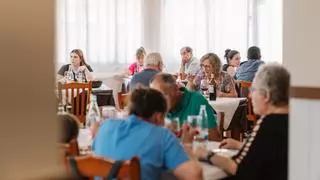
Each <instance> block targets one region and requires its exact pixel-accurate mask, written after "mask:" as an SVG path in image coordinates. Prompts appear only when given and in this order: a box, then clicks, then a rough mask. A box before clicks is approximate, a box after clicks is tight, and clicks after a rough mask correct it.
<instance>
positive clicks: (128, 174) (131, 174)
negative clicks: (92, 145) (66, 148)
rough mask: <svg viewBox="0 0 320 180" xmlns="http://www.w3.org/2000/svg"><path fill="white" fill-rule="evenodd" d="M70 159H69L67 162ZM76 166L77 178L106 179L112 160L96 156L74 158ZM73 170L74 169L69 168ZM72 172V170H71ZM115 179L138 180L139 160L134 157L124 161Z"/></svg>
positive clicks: (112, 163)
mask: <svg viewBox="0 0 320 180" xmlns="http://www.w3.org/2000/svg"><path fill="white" fill-rule="evenodd" d="M70 160H71V159H69V162H71V161H70ZM74 160H75V162H76V163H75V164H76V168H77V170H76V172H72V173H79V174H77V175H78V176H79V175H80V176H82V177H86V178H89V179H93V178H94V177H102V178H104V179H106V177H107V175H108V174H109V173H110V172H111V169H112V166H113V165H114V163H115V161H114V160H108V159H105V158H103V157H97V156H83V157H74ZM70 165H72V164H70ZM70 168H71V169H72V168H75V167H70ZM73 170H74V169H73ZM117 179H130V180H140V162H139V159H138V158H136V157H134V158H132V159H131V160H130V161H125V162H124V163H123V164H122V165H121V166H120V169H119V171H118V174H117Z"/></svg>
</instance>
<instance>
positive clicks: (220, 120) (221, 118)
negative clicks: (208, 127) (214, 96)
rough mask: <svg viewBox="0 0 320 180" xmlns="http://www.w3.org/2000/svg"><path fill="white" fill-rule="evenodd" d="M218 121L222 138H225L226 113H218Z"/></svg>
mask: <svg viewBox="0 0 320 180" xmlns="http://www.w3.org/2000/svg"><path fill="white" fill-rule="evenodd" d="M216 117H217V120H218V127H219V134H220V137H221V138H223V137H224V131H225V129H224V112H217V115H216Z"/></svg>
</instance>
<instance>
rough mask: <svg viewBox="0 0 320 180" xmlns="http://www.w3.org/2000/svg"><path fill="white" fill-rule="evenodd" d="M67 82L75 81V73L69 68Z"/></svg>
mask: <svg viewBox="0 0 320 180" xmlns="http://www.w3.org/2000/svg"><path fill="white" fill-rule="evenodd" d="M67 80H68V81H73V80H74V76H73V72H72V69H71V68H70V67H69V69H68V72H67Z"/></svg>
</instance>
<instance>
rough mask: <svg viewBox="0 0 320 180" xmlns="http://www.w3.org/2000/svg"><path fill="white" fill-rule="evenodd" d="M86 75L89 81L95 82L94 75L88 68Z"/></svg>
mask: <svg viewBox="0 0 320 180" xmlns="http://www.w3.org/2000/svg"><path fill="white" fill-rule="evenodd" d="M84 73H85V74H86V78H87V81H93V75H92V73H91V72H90V71H89V70H88V69H87V68H86V70H85V71H84Z"/></svg>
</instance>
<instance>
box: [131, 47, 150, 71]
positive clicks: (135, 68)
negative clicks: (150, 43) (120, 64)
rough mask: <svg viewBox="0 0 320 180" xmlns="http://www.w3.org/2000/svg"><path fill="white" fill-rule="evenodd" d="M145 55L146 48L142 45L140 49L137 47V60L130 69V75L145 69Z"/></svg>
mask: <svg viewBox="0 0 320 180" xmlns="http://www.w3.org/2000/svg"><path fill="white" fill-rule="evenodd" d="M145 55H146V50H145V49H144V48H143V47H140V48H139V49H137V51H136V62H134V63H132V64H131V65H130V66H129V69H128V74H129V76H132V75H134V74H136V73H138V72H140V71H141V70H142V69H143V59H144V56H145Z"/></svg>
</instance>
